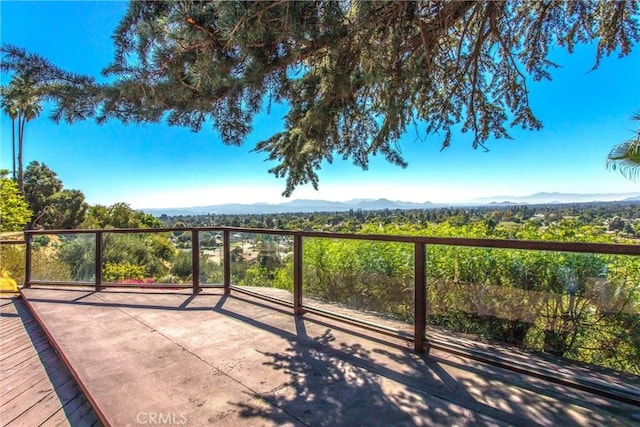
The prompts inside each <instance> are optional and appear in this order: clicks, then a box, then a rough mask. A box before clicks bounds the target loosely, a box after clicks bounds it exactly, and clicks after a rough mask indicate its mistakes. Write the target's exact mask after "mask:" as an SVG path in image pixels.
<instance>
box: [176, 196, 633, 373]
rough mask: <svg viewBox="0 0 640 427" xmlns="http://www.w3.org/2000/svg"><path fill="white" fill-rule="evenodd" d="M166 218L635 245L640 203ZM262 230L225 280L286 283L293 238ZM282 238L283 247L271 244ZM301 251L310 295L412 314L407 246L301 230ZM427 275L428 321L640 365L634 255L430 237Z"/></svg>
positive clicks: (236, 252) (628, 366)
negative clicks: (447, 242)
mask: <svg viewBox="0 0 640 427" xmlns="http://www.w3.org/2000/svg"><path fill="white" fill-rule="evenodd" d="M163 219H164V220H165V221H167V223H168V224H172V223H174V222H176V221H178V222H180V224H182V225H183V226H184V225H188V226H197V225H236V226H238V225H243V226H254V227H266V226H267V224H269V225H271V227H273V228H289V229H301V228H303V229H309V230H311V229H315V230H318V229H320V230H325V231H349V232H357V233H366V234H393V235H427V236H444V237H472V238H508V239H525V240H549V241H567V242H574V241H584V242H603V243H606V242H616V243H625V244H638V242H639V241H638V237H637V236H639V235H640V233H638V231H640V205H638V203H633V202H631V203H593V204H572V205H561V206H558V205H549V206H510V207H502V208H498V207H477V208H450V209H439V210H431V211H411V210H406V211H402V210H397V211H371V212H367V211H351V212H343V213H310V214H275V215H268V216H267V215H201V216H191V217H190V216H180V217H174V218H168V217H164V218H163ZM267 237H268V235H266V234H255V235H252V234H249V233H242V234H241V236H239V237H238V239H240V240H237V242H236V243H232V247H233V248H234V249H232V252H231V258H232V276H233V277H232V280H233V283H234V284H237V285H241V286H256V287H264V286H271V287H274V288H279V289H284V290H288V291H292V277H293V262H292V257H291V254H290V250H291V242H290V241H287V240H286V239H281V240H278V239H276V238H274V237H272V238H271V241H270V240H269V239H268V238H267ZM274 239H275V242H274ZM278 241H279V242H280V245H281V246H282V247H284V248H285V249H283V250H278V249H274V247H277V246H274V243H277V242H278ZM269 245H270V247H271V249H269ZM286 248H288V249H286ZM257 254H263V255H264V256H263V257H259V256H257ZM303 258H304V259H303V265H304V271H303V281H304V294H305V296H306V297H311V298H318V299H320V300H323V301H327V302H332V303H338V304H341V305H345V306H348V307H352V308H355V309H358V310H365V311H370V312H376V313H378V314H380V315H383V316H387V317H391V318H394V319H398V320H403V321H409V322H410V321H412V316H413V247H412V245H410V244H403V243H387V242H366V241H365V242H362V241H351V240H343V239H321V238H316V239H304V250H303ZM427 275H428V278H427V283H428V295H427V307H428V321H429V323H430V324H432V325H434V326H438V327H444V328H446V329H447V330H451V331H456V332H461V333H466V334H473V335H474V336H476V337H478V338H479V339H488V340H494V341H499V342H503V343H508V344H511V345H517V346H520V347H522V348H527V349H531V350H537V351H545V352H548V353H553V354H556V355H560V356H563V357H567V358H571V359H575V360H580V361H583V362H589V363H595V364H598V365H600V366H606V367H612V368H615V369H619V370H623V371H627V372H634V373H636V374H638V373H640V341H639V340H638V337H639V336H640V335H639V334H640V287H639V286H640V285H639V283H640V260H638V259H637V258H636V257H624V256H611V255H595V254H573V253H555V252H541V251H517V250H499V249H482V248H458V247H452V246H429V247H428V248H427Z"/></svg>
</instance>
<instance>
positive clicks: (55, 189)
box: [24, 161, 88, 229]
mask: <svg viewBox="0 0 640 427" xmlns="http://www.w3.org/2000/svg"><path fill="white" fill-rule="evenodd" d="M63 187H64V186H63V184H62V180H61V179H59V178H58V174H56V173H55V172H54V171H53V170H51V169H50V168H49V167H48V166H47V165H46V164H44V163H42V164H41V163H40V162H37V161H33V162H31V163H29V166H27V170H26V171H25V173H24V195H25V199H26V200H27V203H28V204H29V207H30V208H31V210H32V211H33V218H32V220H31V224H30V226H31V227H32V228H35V227H42V228H47V229H72V228H77V227H78V226H79V225H80V224H81V223H82V221H83V220H84V217H85V214H86V212H87V208H88V205H87V203H86V202H85V200H84V194H83V193H82V192H81V191H80V190H69V189H65V188H63Z"/></svg>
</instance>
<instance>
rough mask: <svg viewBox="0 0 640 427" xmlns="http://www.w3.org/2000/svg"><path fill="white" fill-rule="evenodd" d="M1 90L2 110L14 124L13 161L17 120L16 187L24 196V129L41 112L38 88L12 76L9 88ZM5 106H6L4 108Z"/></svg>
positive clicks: (29, 82)
mask: <svg viewBox="0 0 640 427" xmlns="http://www.w3.org/2000/svg"><path fill="white" fill-rule="evenodd" d="M2 89H3V90H2V108H3V109H4V110H5V112H6V113H7V115H9V117H11V118H12V123H13V124H14V127H13V130H14V159H15V158H16V156H15V120H16V119H17V120H18V155H17V158H18V168H17V169H18V187H19V188H20V192H21V193H22V194H24V162H23V158H24V150H23V148H24V127H25V124H26V123H27V122H28V121H31V120H33V119H35V118H36V117H38V116H39V115H40V112H41V111H42V106H41V105H40V95H39V88H38V86H37V85H35V84H34V83H33V82H32V81H30V80H28V79H25V78H23V77H21V76H13V78H12V79H11V82H10V83H9V86H7V87H6V88H2ZM5 105H6V106H7V107H6V108H5ZM14 161H15V160H14ZM14 171H15V166H14ZM14 173H15V172H14Z"/></svg>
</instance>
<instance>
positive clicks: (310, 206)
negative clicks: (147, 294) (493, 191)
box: [143, 193, 640, 216]
mask: <svg viewBox="0 0 640 427" xmlns="http://www.w3.org/2000/svg"><path fill="white" fill-rule="evenodd" d="M614 201H625V202H636V201H637V202H640V193H605V194H578V193H536V194H532V195H530V196H496V197H483V198H477V199H473V200H469V201H466V202H459V203H440V204H435V203H431V202H424V203H413V202H402V201H394V200H388V199H353V200H348V201H346V202H331V201H327V200H309V199H296V200H292V201H290V202H285V203H277V204H270V203H251V204H241V203H227V204H221V205H208V206H194V207H186V208H152V209H143V210H144V211H145V212H146V213H149V214H152V215H156V216H160V215H162V214H165V215H169V216H175V215H204V214H231V215H234V214H235V215H240V214H275V213H286V212H291V213H299V212H345V211H349V210H351V209H353V210H357V209H362V210H369V211H374V210H383V209H434V208H441V207H449V206H485V205H489V206H490V205H495V206H508V205H523V204H530V205H534V204H561V203H587V202H614Z"/></svg>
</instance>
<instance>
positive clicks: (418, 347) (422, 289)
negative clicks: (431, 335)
mask: <svg viewBox="0 0 640 427" xmlns="http://www.w3.org/2000/svg"><path fill="white" fill-rule="evenodd" d="M414 254H415V257H414V258H415V261H414V279H415V286H414V311H415V313H414V322H415V323H414V351H415V352H416V353H424V352H425V350H426V348H425V347H426V344H427V343H426V339H425V333H426V324H427V275H426V256H425V255H426V253H425V244H424V243H421V242H416V243H415V249H414Z"/></svg>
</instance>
